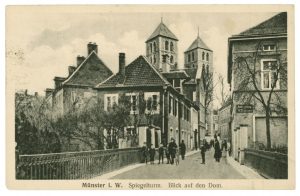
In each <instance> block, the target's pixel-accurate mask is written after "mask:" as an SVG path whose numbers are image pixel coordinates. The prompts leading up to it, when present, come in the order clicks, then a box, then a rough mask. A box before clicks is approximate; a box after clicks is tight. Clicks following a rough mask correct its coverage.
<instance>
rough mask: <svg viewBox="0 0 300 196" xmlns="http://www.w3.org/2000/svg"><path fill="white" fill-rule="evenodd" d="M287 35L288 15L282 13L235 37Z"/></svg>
mask: <svg viewBox="0 0 300 196" xmlns="http://www.w3.org/2000/svg"><path fill="white" fill-rule="evenodd" d="M281 33H287V13H286V12H281V13H279V14H277V15H275V16H273V17H272V18H270V19H268V20H266V21H264V22H262V23H260V24H258V25H256V26H254V27H252V28H250V29H247V30H246V31H243V32H241V33H240V34H238V35H235V36H257V35H266V34H281Z"/></svg>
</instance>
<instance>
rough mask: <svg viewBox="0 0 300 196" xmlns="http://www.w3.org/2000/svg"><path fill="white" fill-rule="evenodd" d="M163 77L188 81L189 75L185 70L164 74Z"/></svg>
mask: <svg viewBox="0 0 300 196" xmlns="http://www.w3.org/2000/svg"><path fill="white" fill-rule="evenodd" d="M162 75H163V76H164V77H165V78H167V79H188V78H189V75H188V74H187V73H186V72H185V71H184V70H178V71H171V72H163V73H162Z"/></svg>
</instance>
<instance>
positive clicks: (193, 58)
mask: <svg viewBox="0 0 300 196" xmlns="http://www.w3.org/2000/svg"><path fill="white" fill-rule="evenodd" d="M194 60H195V54H194V52H192V61H194Z"/></svg>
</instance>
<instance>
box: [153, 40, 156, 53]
mask: <svg viewBox="0 0 300 196" xmlns="http://www.w3.org/2000/svg"><path fill="white" fill-rule="evenodd" d="M153 51H154V52H156V43H155V42H154V43H153Z"/></svg>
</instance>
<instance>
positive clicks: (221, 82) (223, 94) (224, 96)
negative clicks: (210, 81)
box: [216, 74, 230, 106]
mask: <svg viewBox="0 0 300 196" xmlns="http://www.w3.org/2000/svg"><path fill="white" fill-rule="evenodd" d="M217 82H218V84H217V85H218V86H219V95H216V99H217V100H218V101H219V103H220V105H221V106H223V105H224V104H225V102H226V101H227V100H228V98H229V97H230V93H229V91H228V90H227V89H226V83H225V79H224V76H223V75H221V74H219V76H218V81H217Z"/></svg>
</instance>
